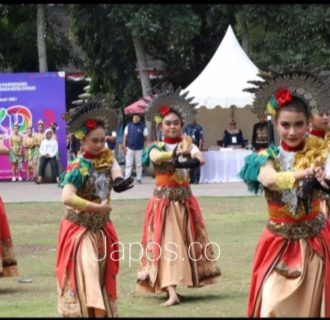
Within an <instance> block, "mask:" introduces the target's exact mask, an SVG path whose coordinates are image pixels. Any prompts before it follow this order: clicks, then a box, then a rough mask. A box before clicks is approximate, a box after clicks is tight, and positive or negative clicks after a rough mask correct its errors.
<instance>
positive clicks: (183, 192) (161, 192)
mask: <svg viewBox="0 0 330 320" xmlns="http://www.w3.org/2000/svg"><path fill="white" fill-rule="evenodd" d="M154 196H156V197H159V198H168V199H170V200H171V201H184V200H185V199H187V198H190V197H191V196H192V193H191V189H190V187H184V186H178V187H162V188H161V189H155V190H154Z"/></svg>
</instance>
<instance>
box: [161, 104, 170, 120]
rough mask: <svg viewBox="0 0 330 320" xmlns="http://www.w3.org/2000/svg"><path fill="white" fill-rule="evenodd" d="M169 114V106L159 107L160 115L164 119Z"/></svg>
mask: <svg viewBox="0 0 330 320" xmlns="http://www.w3.org/2000/svg"><path fill="white" fill-rule="evenodd" d="M170 112H171V108H170V107H169V106H161V107H160V108H159V113H160V115H161V116H162V117H163V118H164V117H166V116H167V115H168V114H169V113H170Z"/></svg>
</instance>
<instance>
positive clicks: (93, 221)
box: [64, 209, 110, 231]
mask: <svg viewBox="0 0 330 320" xmlns="http://www.w3.org/2000/svg"><path fill="white" fill-rule="evenodd" d="M64 218H65V219H68V220H70V221H71V222H73V223H75V224H79V225H82V226H84V227H85V228H87V229H90V230H93V231H96V230H99V229H102V228H103V227H104V226H105V225H106V224H107V223H108V222H109V220H110V213H108V214H100V213H96V212H88V211H86V212H78V213H77V212H75V211H74V210H72V209H68V210H67V212H66V213H65V215H64Z"/></svg>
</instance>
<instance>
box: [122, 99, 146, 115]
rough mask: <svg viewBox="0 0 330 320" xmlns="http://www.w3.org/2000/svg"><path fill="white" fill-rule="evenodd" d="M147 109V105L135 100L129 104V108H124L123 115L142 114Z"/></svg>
mask: <svg viewBox="0 0 330 320" xmlns="http://www.w3.org/2000/svg"><path fill="white" fill-rule="evenodd" d="M146 108H147V103H146V102H145V101H144V100H143V98H141V99H140V100H137V101H135V102H133V103H132V104H130V105H129V106H127V107H125V108H124V113H125V114H134V113H139V114H143V113H145V111H146Z"/></svg>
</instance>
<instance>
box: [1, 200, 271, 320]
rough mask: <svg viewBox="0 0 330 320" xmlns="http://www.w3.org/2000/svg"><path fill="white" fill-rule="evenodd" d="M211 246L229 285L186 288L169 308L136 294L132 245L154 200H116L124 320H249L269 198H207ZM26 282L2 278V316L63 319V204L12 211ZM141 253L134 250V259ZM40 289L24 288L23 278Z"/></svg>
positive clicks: (158, 299) (161, 298)
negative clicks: (58, 269) (59, 271)
mask: <svg viewBox="0 0 330 320" xmlns="http://www.w3.org/2000/svg"><path fill="white" fill-rule="evenodd" d="M199 201H200V204H201V207H202V209H203V214H204V218H205V221H206V225H207V228H208V234H209V239H210V241H213V242H216V243H218V244H219V245H220V249H221V251H220V258H219V260H218V263H219V266H220V268H221V271H222V277H221V280H220V281H219V282H218V283H217V284H216V285H212V286H206V287H204V288H199V289H188V288H179V290H178V291H179V292H180V294H183V295H184V296H185V300H184V301H183V303H181V304H180V305H177V306H173V307H171V308H166V307H161V306H160V304H161V303H163V302H164V301H165V297H164V296H162V295H161V296H141V295H140V294H137V293H136V292H135V283H136V270H137V266H138V262H137V261H129V260H128V259H127V257H128V249H129V243H132V242H139V241H140V240H141V234H142V226H143V219H144V213H145V208H146V204H147V200H129V201H128V200H126V201H124V200H121V201H119V200H117V201H113V205H112V206H113V211H112V214H111V215H112V221H113V222H114V224H115V226H116V229H117V232H118V234H119V239H120V241H121V242H122V243H124V251H123V254H125V256H124V257H125V259H123V261H121V267H120V273H119V277H118V281H119V286H118V287H119V301H118V311H119V316H121V317H156V316H158V317H173V316H176V317H211V316H213V317H245V316H246V309H247V298H248V290H249V282H250V275H251V268H252V259H253V254H254V250H255V247H256V245H257V242H258V238H259V235H260V234H261V232H262V230H263V228H264V224H265V221H266V204H265V200H264V198H263V197H240V198H238V197H237V198H234V197H232V198H216V197H201V198H199ZM6 208H7V212H8V217H9V221H10V227H11V231H12V237H13V241H14V246H15V252H16V256H17V260H18V265H19V271H20V277H19V278H3V279H0V297H1V298H0V317H57V316H58V314H57V296H56V274H55V256H56V245H57V235H58V229H59V225H60V219H61V216H62V214H63V207H62V205H61V204H60V203H47V204H44V203H20V204H7V205H6ZM138 255H139V252H138V249H137V247H136V250H132V254H131V256H133V257H138ZM21 277H24V278H31V279H32V283H19V282H18V280H19V279H20V278H21Z"/></svg>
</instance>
